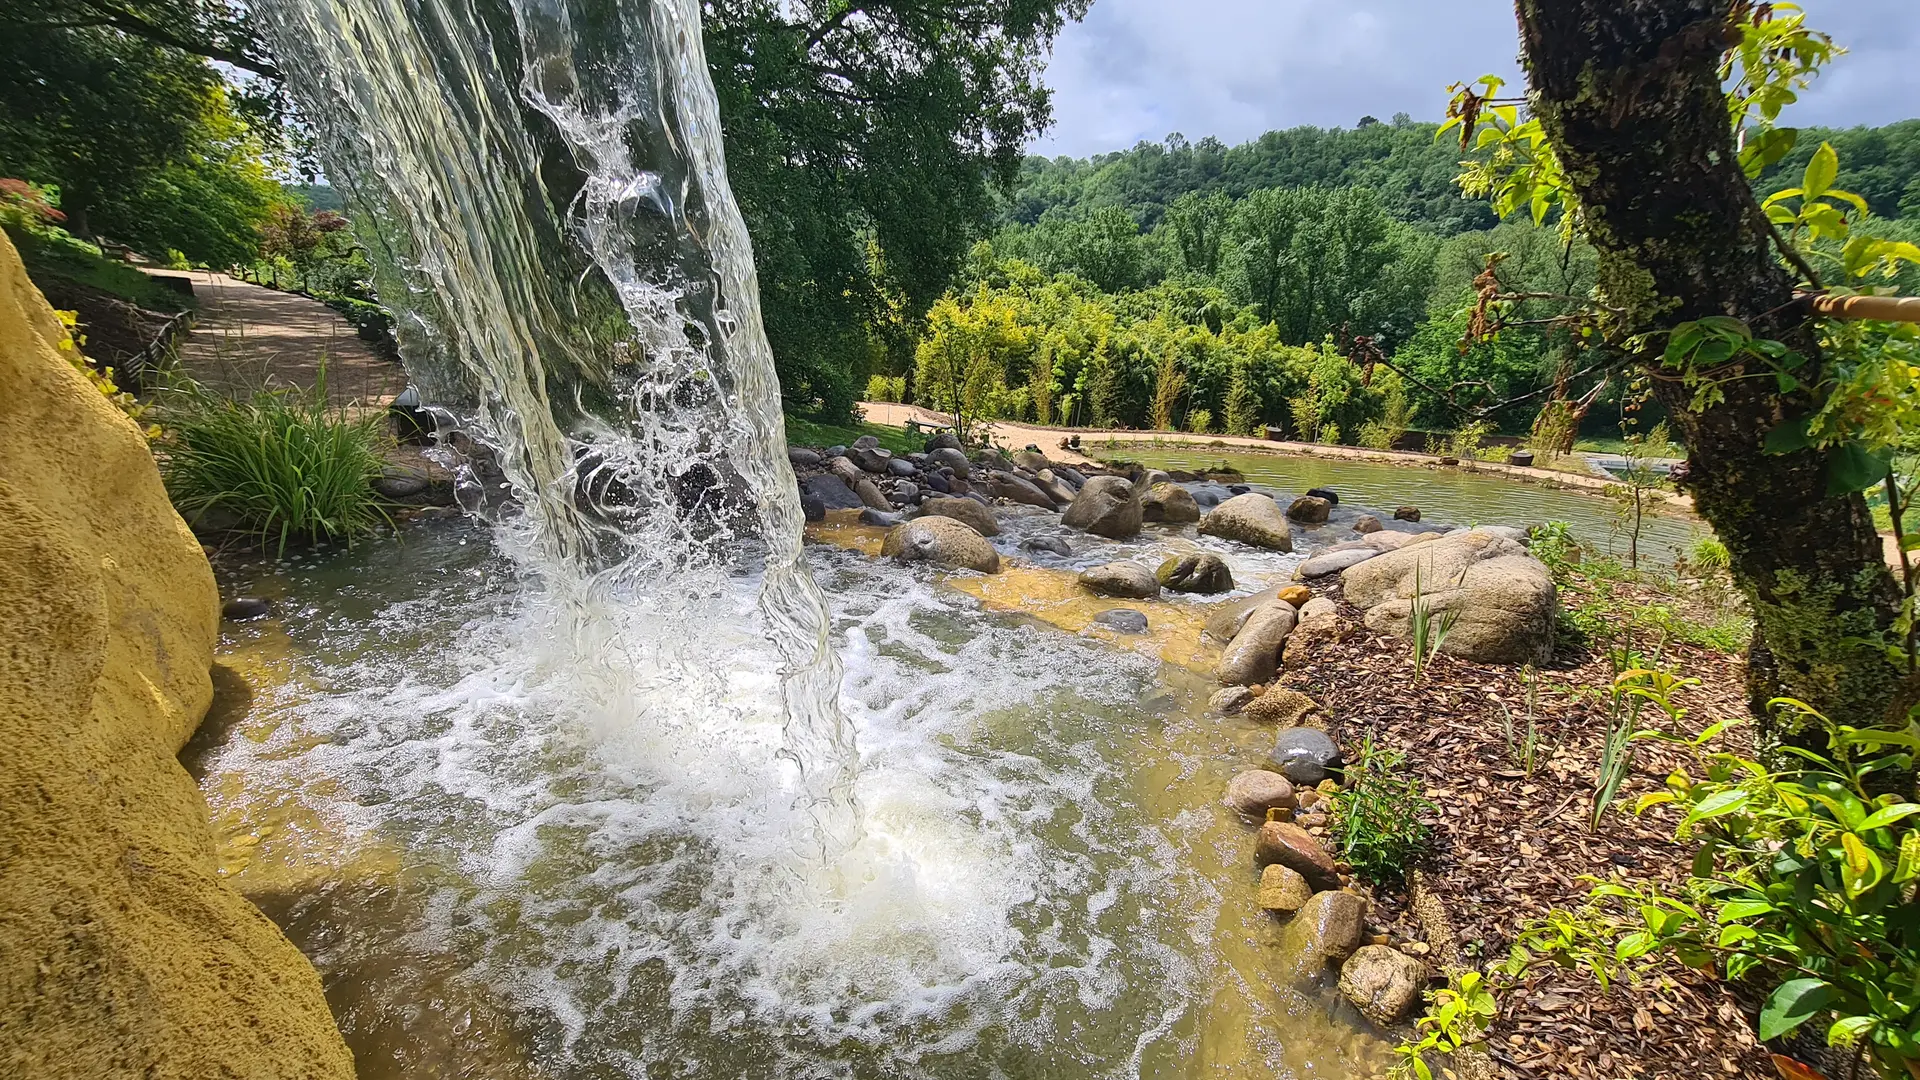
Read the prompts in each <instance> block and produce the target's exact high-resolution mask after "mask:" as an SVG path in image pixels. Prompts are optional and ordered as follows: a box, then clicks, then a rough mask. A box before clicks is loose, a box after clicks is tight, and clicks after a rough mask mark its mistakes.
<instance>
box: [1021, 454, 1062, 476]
mask: <svg viewBox="0 0 1920 1080" xmlns="http://www.w3.org/2000/svg"><path fill="white" fill-rule="evenodd" d="M1013 463H1014V464H1015V465H1016V466H1018V467H1020V468H1022V469H1025V470H1027V471H1028V472H1032V473H1039V472H1045V471H1047V470H1048V469H1051V468H1053V462H1051V461H1048V460H1047V455H1045V454H1043V453H1041V452H1040V451H1038V450H1020V451H1016V452H1015V453H1014V455H1013Z"/></svg>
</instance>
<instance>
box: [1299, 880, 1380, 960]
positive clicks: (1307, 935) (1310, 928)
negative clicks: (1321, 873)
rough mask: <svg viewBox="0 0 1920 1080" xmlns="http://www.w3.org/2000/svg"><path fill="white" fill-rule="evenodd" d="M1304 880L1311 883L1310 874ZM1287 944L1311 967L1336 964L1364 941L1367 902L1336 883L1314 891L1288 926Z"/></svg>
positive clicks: (1350, 954)
mask: <svg viewBox="0 0 1920 1080" xmlns="http://www.w3.org/2000/svg"><path fill="white" fill-rule="evenodd" d="M1307 881H1308V882H1309V883H1312V881H1313V878H1312V877H1311V875H1309V876H1308V877H1307ZM1287 929H1288V935H1287V944H1288V945H1290V946H1292V948H1293V950H1294V951H1295V953H1296V954H1297V955H1299V956H1300V957H1302V958H1303V959H1304V960H1305V961H1306V963H1307V964H1308V965H1309V967H1310V968H1317V967H1323V966H1325V965H1327V964H1329V963H1338V962H1339V961H1341V960H1344V959H1346V958H1347V957H1349V956H1352V955H1353V951H1354V950H1355V949H1358V948H1359V947H1360V943H1361V942H1362V941H1365V940H1366V932H1367V902H1366V901H1365V900H1362V899H1361V898H1360V897H1359V896H1357V895H1355V894H1354V893H1350V892H1347V891H1346V890H1345V889H1341V888H1338V887H1335V886H1329V887H1328V889H1327V891H1325V892H1316V893H1314V895H1313V898H1312V899H1311V900H1308V901H1307V902H1306V903H1305V904H1303V905H1301V907H1300V913H1299V914H1298V915H1295V916H1294V917H1293V922H1292V923H1291V924H1290V925H1289V926H1288V928H1287Z"/></svg>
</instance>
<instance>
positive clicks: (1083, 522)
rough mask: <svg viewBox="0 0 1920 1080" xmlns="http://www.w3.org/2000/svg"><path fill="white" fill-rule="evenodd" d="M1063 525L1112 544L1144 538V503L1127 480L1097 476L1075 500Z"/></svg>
mask: <svg viewBox="0 0 1920 1080" xmlns="http://www.w3.org/2000/svg"><path fill="white" fill-rule="evenodd" d="M1060 523H1061V524H1062V525H1065V526H1067V527H1068V528H1073V529H1079V530H1081V531H1083V532H1090V533H1092V534H1093V535H1095V536H1104V537H1106V538H1107V539H1109V540H1125V539H1128V538H1130V537H1134V536H1138V535H1140V500H1139V499H1138V498H1136V497H1135V492H1134V487H1133V484H1132V482H1131V481H1129V480H1127V478H1126V477H1123V476H1096V477H1093V478H1091V479H1089V480H1088V481H1087V486H1086V487H1083V488H1081V489H1080V493H1079V494H1078V495H1075V496H1074V497H1073V503H1072V505H1070V506H1068V507H1067V512H1066V514H1065V515H1063V516H1062V517H1061V518H1060Z"/></svg>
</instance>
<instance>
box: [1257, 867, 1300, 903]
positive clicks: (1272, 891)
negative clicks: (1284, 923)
mask: <svg viewBox="0 0 1920 1080" xmlns="http://www.w3.org/2000/svg"><path fill="white" fill-rule="evenodd" d="M1311 899H1313V886H1311V885H1309V884H1307V879H1306V878H1303V877H1301V876H1300V875H1299V874H1297V873H1294V872H1293V871H1292V870H1289V869H1287V868H1286V867H1284V866H1281V865H1280V864H1279V863H1274V864H1273V865H1272V866H1269V867H1267V868H1266V869H1265V870H1262V871H1260V906H1261V907H1263V908H1265V909H1266V910H1268V911H1278V912H1280V913H1281V914H1283V915H1291V914H1293V913H1294V912H1296V911H1299V910H1300V909H1301V908H1303V907H1306V906H1307V901H1309V900H1311Z"/></svg>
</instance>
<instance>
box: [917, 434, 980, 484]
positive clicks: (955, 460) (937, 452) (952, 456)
mask: <svg viewBox="0 0 1920 1080" xmlns="http://www.w3.org/2000/svg"><path fill="white" fill-rule="evenodd" d="M938 437H940V436H936V438H938ZM927 467H928V468H936V469H952V470H953V475H955V476H958V477H962V478H964V477H965V476H966V475H967V474H968V473H971V472H972V471H973V462H971V461H968V460H967V455H965V454H963V453H961V452H960V448H959V447H957V446H936V447H934V448H933V449H931V450H928V451H927Z"/></svg>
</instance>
